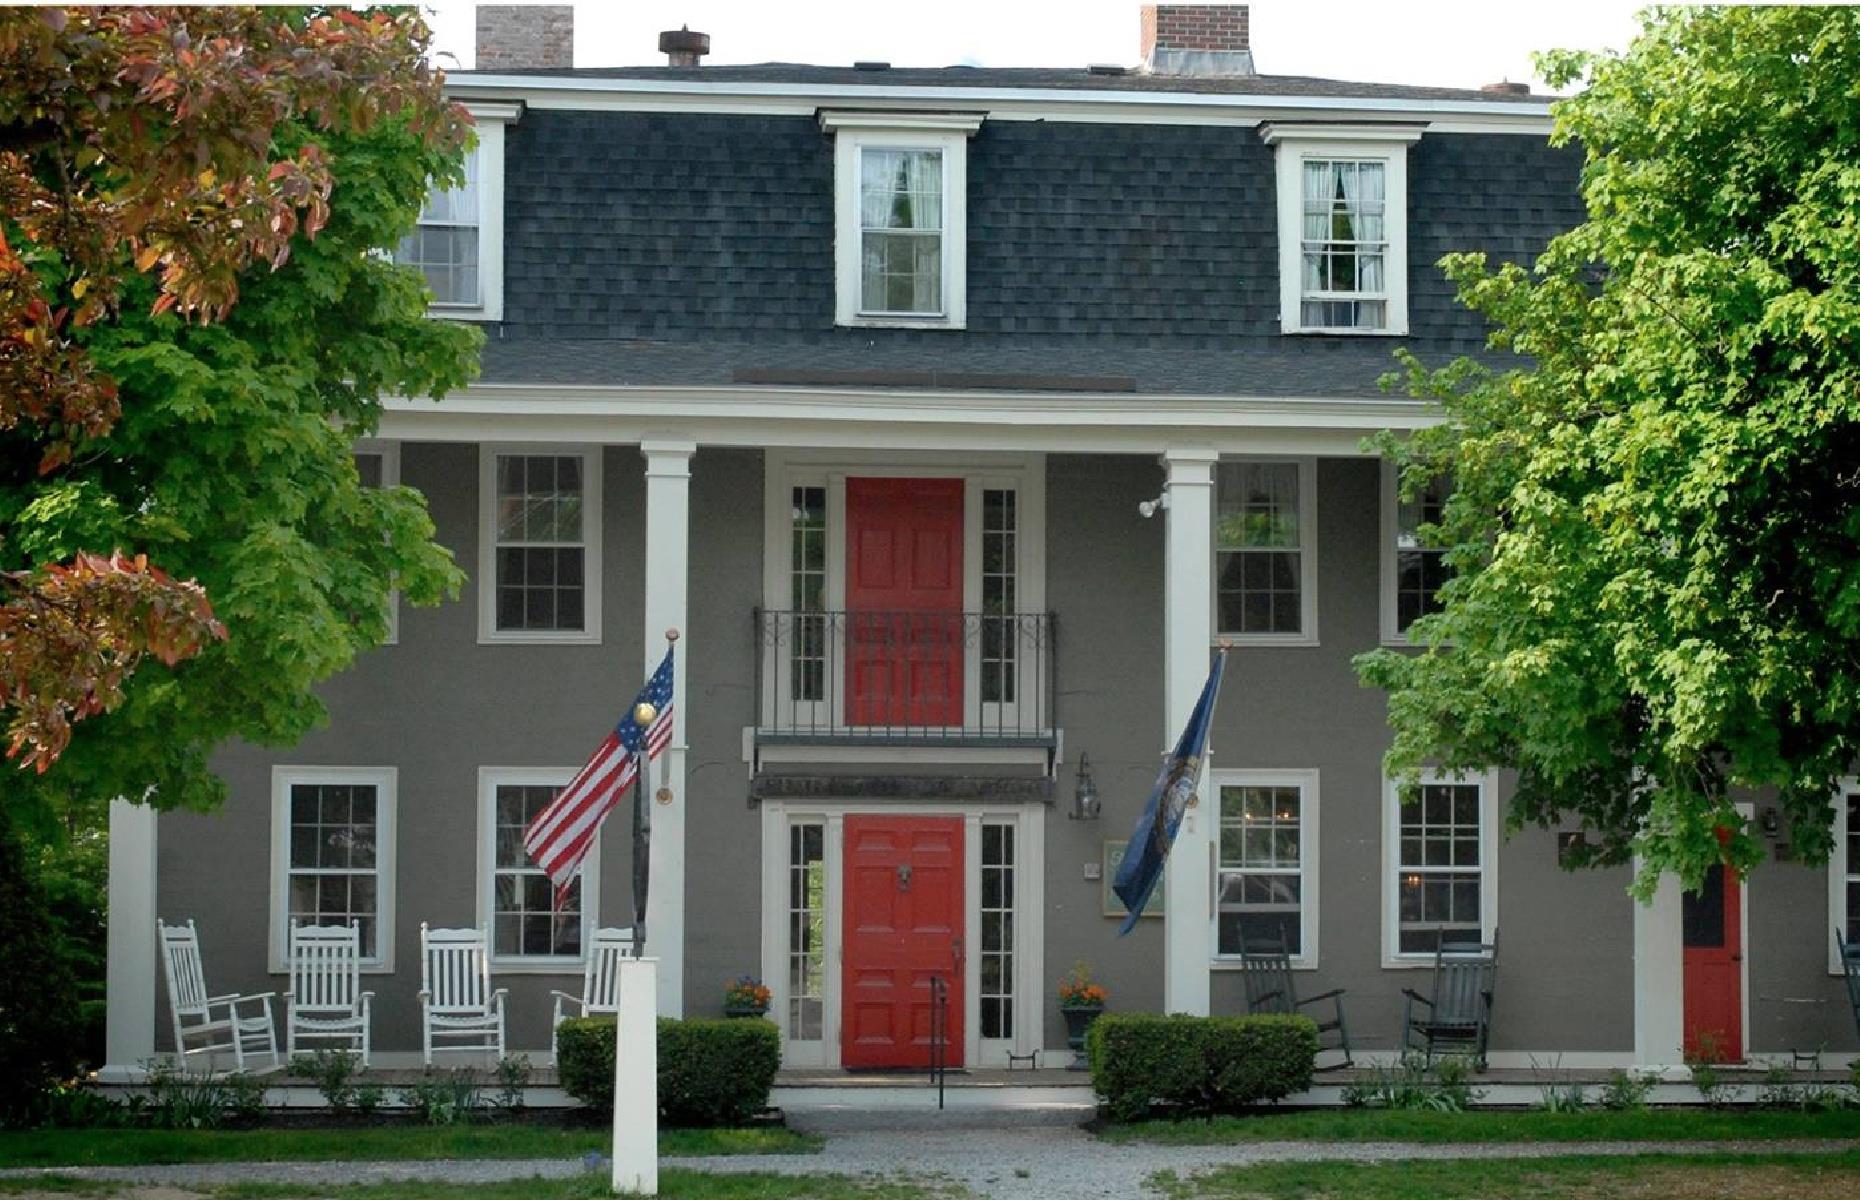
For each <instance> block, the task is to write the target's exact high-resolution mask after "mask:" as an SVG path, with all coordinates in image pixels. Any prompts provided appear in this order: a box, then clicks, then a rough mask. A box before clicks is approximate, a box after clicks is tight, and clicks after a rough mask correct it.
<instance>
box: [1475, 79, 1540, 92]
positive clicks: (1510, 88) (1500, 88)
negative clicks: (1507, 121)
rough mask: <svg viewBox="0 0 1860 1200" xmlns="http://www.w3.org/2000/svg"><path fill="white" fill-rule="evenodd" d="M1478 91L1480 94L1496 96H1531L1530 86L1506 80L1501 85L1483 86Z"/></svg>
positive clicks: (1490, 84)
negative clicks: (1486, 93)
mask: <svg viewBox="0 0 1860 1200" xmlns="http://www.w3.org/2000/svg"><path fill="white" fill-rule="evenodd" d="M1479 90H1480V91H1482V92H1491V93H1493V94H1494V95H1498V96H1528V95H1530V94H1531V85H1530V84H1528V83H1513V82H1512V81H1511V80H1509V79H1507V80H1505V81H1504V82H1503V83H1488V84H1485V85H1483V86H1482V87H1480V89H1479Z"/></svg>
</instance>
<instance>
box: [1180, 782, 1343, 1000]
mask: <svg viewBox="0 0 1860 1200" xmlns="http://www.w3.org/2000/svg"><path fill="white" fill-rule="evenodd" d="M1223 787H1295V788H1297V789H1298V792H1299V797H1298V861H1299V868H1298V876H1299V905H1298V926H1299V947H1300V949H1299V953H1297V954H1294V955H1292V969H1293V970H1298V971H1315V970H1316V969H1317V966H1318V961H1319V959H1318V897H1319V895H1320V892H1319V887H1318V847H1319V842H1318V772H1317V771H1315V770H1297V771H1253V770H1214V771H1209V772H1208V794H1209V795H1210V796H1212V797H1213V799H1214V804H1215V816H1214V846H1213V849H1214V870H1213V872H1212V875H1211V881H1212V889H1213V891H1212V895H1211V896H1210V898H1209V902H1208V913H1209V921H1210V932H1209V934H1208V945H1209V946H1210V947H1212V948H1213V949H1214V955H1213V962H1214V966H1215V969H1216V970H1220V969H1223V968H1225V969H1229V970H1232V969H1236V968H1237V967H1238V966H1239V964H1240V960H1241V956H1240V955H1239V954H1222V953H1221V952H1220V944H1221V937H1220V933H1221V929H1220V926H1221V914H1220V889H1221V848H1220V825H1221V815H1220V803H1221V789H1222V788H1223Z"/></svg>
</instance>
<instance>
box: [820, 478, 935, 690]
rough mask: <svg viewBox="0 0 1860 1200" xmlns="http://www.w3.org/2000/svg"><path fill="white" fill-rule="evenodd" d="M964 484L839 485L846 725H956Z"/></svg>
mask: <svg viewBox="0 0 1860 1200" xmlns="http://www.w3.org/2000/svg"><path fill="white" fill-rule="evenodd" d="M962 657H963V628H962V480H960V479H848V480H847V481H846V674H847V679H846V697H847V700H846V709H847V711H846V723H847V724H848V725H866V726H870V725H899V726H925V725H928V726H947V725H960V724H962Z"/></svg>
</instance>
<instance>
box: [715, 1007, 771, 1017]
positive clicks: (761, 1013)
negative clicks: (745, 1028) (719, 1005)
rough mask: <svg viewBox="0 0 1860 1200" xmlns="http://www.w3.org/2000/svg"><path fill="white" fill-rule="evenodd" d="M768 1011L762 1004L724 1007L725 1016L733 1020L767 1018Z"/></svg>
mask: <svg viewBox="0 0 1860 1200" xmlns="http://www.w3.org/2000/svg"><path fill="white" fill-rule="evenodd" d="M768 1011H769V1010H768V1009H766V1008H764V1007H763V1006H762V1005H760V1004H726V1005H724V1006H723V1015H724V1016H726V1017H731V1018H740V1017H765V1016H767V1015H768Z"/></svg>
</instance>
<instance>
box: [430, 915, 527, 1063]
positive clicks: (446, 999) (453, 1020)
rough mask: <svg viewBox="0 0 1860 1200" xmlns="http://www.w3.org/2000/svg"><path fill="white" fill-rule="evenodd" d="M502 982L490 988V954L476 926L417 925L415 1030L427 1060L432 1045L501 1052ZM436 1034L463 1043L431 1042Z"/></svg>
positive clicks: (502, 1021) (504, 994)
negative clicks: (417, 1016) (417, 1025)
mask: <svg viewBox="0 0 1860 1200" xmlns="http://www.w3.org/2000/svg"><path fill="white" fill-rule="evenodd" d="M506 994H507V993H506V990H505V989H504V988H498V989H497V990H496V991H492V990H491V955H490V951H489V949H488V948H487V947H486V945H485V939H484V934H482V933H480V932H479V931H478V930H476V929H428V928H427V927H426V924H425V923H424V922H422V923H421V925H420V1033H421V1047H422V1049H423V1051H424V1052H425V1055H426V1065H427V1066H429V1067H430V1066H432V1065H433V1051H434V1050H436V1049H437V1050H488V1051H491V1052H492V1053H493V1054H495V1055H496V1056H497V1057H498V1058H502V1057H504V997H505V996H506ZM435 1038H452V1039H456V1040H460V1041H463V1042H464V1043H465V1044H464V1045H457V1046H437V1047H436V1046H434V1045H433V1040H434V1039H435Z"/></svg>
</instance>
